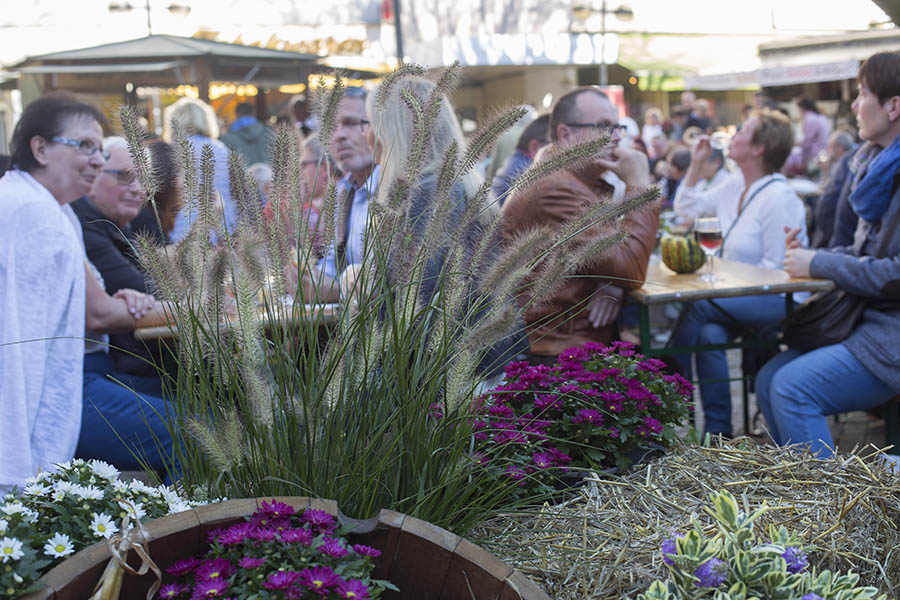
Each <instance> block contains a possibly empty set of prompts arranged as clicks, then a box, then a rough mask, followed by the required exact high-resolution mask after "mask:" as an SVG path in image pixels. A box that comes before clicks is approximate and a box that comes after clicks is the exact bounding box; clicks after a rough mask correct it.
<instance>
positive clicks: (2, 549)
mask: <svg viewBox="0 0 900 600" xmlns="http://www.w3.org/2000/svg"><path fill="white" fill-rule="evenodd" d="M22 554H23V553H22V542H20V541H19V540H17V539H16V538H9V537H5V538H3V539H0V560H2V561H3V562H7V561H10V560H19V559H20V558H22Z"/></svg>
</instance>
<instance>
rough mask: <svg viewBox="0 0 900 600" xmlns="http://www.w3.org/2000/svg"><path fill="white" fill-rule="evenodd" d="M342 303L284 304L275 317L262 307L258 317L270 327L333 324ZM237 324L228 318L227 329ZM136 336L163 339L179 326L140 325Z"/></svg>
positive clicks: (176, 333)
mask: <svg viewBox="0 0 900 600" xmlns="http://www.w3.org/2000/svg"><path fill="white" fill-rule="evenodd" d="M339 309H340V304H303V305H294V306H284V307H279V308H278V309H277V313H278V314H277V316H275V317H274V318H273V317H271V316H270V315H269V313H267V312H266V311H265V309H263V308H262V307H260V309H259V311H258V315H257V316H258V318H259V320H260V321H262V323H263V327H266V328H269V327H273V326H276V325H283V326H293V325H301V324H304V323H310V322H315V323H317V324H320V325H331V324H332V323H334V322H336V321H337V318H338V312H339ZM236 326H237V320H236V319H228V320H226V322H225V327H226V329H229V328H233V327H236ZM134 337H135V338H136V339H139V340H163V339H175V338H177V337H178V327H177V326H176V325H175V324H174V323H166V324H160V325H151V326H146V327H139V328H138V329H135V330H134Z"/></svg>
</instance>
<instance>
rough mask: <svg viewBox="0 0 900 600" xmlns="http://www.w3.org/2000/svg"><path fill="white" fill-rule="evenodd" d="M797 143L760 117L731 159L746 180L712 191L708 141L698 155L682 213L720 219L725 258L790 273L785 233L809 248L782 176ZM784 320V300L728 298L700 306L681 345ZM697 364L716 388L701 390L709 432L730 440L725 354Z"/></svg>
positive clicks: (747, 127)
mask: <svg viewBox="0 0 900 600" xmlns="http://www.w3.org/2000/svg"><path fill="white" fill-rule="evenodd" d="M793 142H794V136H793V130H792V128H791V124H790V121H789V120H788V119H787V117H785V116H783V115H781V114H780V113H777V112H774V111H768V110H763V111H760V112H757V113H754V114H753V115H751V116H750V118H749V119H747V121H745V122H744V124H743V126H742V127H741V129H740V131H739V132H738V133H737V134H736V135H735V136H734V138H732V140H731V144H730V145H729V147H728V156H729V157H730V158H731V159H732V160H733V161H734V162H735V164H737V166H738V172H736V173H734V174H732V175H730V176H729V177H728V178H727V179H725V180H723V181H722V182H721V183H719V184H718V185H715V186H711V187H709V188H706V187H705V186H704V185H703V184H702V183H701V177H702V175H701V172H702V167H703V165H704V164H706V163H707V161H708V159H709V157H710V153H711V152H712V147H711V146H710V144H709V138H707V137H706V136H702V137H700V138H699V139H698V141H697V142H696V144H695V145H694V147H693V148H692V149H691V166H690V167H689V168H688V171H687V174H686V175H685V178H684V181H683V182H682V184H681V185H680V186H679V187H678V192H677V193H676V195H675V202H674V208H675V212H676V213H677V214H678V215H679V216H680V217H682V218H685V219H690V220H693V219H696V218H697V217H701V216H704V215H714V216H717V217H718V218H719V222H720V223H721V226H722V235H723V238H724V241H723V243H722V247H721V249H720V255H721V256H722V258H725V259H727V260H732V261H738V262H743V263H748V264H751V265H756V266H760V267H767V268H770V269H782V268H783V266H784V253H785V237H786V234H785V227H789V228H791V229H794V228H799V230H800V232H799V239H800V240H801V241H802V243H803V245H804V246H805V245H806V243H807V237H806V212H805V208H804V206H803V202H802V201H801V200H800V198H799V197H798V196H797V194H796V193H795V192H794V190H793V189H792V188H791V186H790V184H789V183H788V182H787V180H786V179H785V177H784V176H783V175H781V174H780V173H779V171H780V170H781V167H782V166H783V165H784V161H785V160H786V159H787V157H788V154H790V151H791V147H792V146H793ZM717 307H718V308H717ZM719 309H722V310H719ZM723 311H724V312H723ZM726 313H727V314H726ZM784 316H785V303H784V298H783V297H781V296H778V295H764V296H747V297H738V298H723V299H720V300H716V301H715V305H713V304H712V303H711V302H710V301H708V300H704V301H700V302H695V303H694V305H693V306H691V307H690V309H689V311H688V312H687V314H686V316H685V318H684V320H683V321H682V323H681V326H680V327H679V328H678V330H677V331H676V332H675V334H674V336H673V345H674V346H675V347H680V346H693V345H697V344H721V343H726V342H728V341H730V340H731V339H732V338H734V337H735V336H737V335H738V334H739V333H740V331H739V329H740V328H739V327H738V326H737V325H738V324H740V325H744V326H748V327H750V328H752V329H754V330H756V331H765V330H766V329H771V328H773V327H774V326H776V325H777V324H778V322H780V321H781V320H782V319H784ZM695 358H696V362H697V376H698V378H699V379H700V380H701V382H703V381H708V382H709V383H701V384H700V394H701V398H702V402H703V413H704V417H705V423H704V431H705V432H707V433H713V434H723V435H728V436H730V435H731V392H730V386H729V382H728V381H727V379H728V362H727V360H726V358H725V352H724V351H723V350H714V351H707V352H700V353H697V354H696V357H695ZM679 360H680V362H681V364H682V366H683V368H684V371H685V372H686V374H688V375H689V374H690V356H689V355H681V356H679Z"/></svg>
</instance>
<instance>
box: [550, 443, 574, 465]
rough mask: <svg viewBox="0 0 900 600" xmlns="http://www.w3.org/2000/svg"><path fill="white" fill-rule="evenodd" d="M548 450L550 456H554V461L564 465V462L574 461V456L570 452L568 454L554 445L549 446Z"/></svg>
mask: <svg viewBox="0 0 900 600" xmlns="http://www.w3.org/2000/svg"><path fill="white" fill-rule="evenodd" d="M546 452H547V453H548V454H550V456H552V457H553V461H554V462H556V463H558V464H561V465H564V464H566V463H568V462H571V461H572V457H571V456H569V455H568V454H566V453H565V452H563V451H562V450H560V449H559V448H553V447H551V448H547V449H546Z"/></svg>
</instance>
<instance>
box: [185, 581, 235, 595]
mask: <svg viewBox="0 0 900 600" xmlns="http://www.w3.org/2000/svg"><path fill="white" fill-rule="evenodd" d="M230 585H231V583H230V582H229V581H228V580H227V579H211V580H209V581H198V582H197V585H195V586H194V592H193V593H192V594H191V600H200V599H201V598H221V597H222V596H224V595H225V591H226V590H228V586H230Z"/></svg>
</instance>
